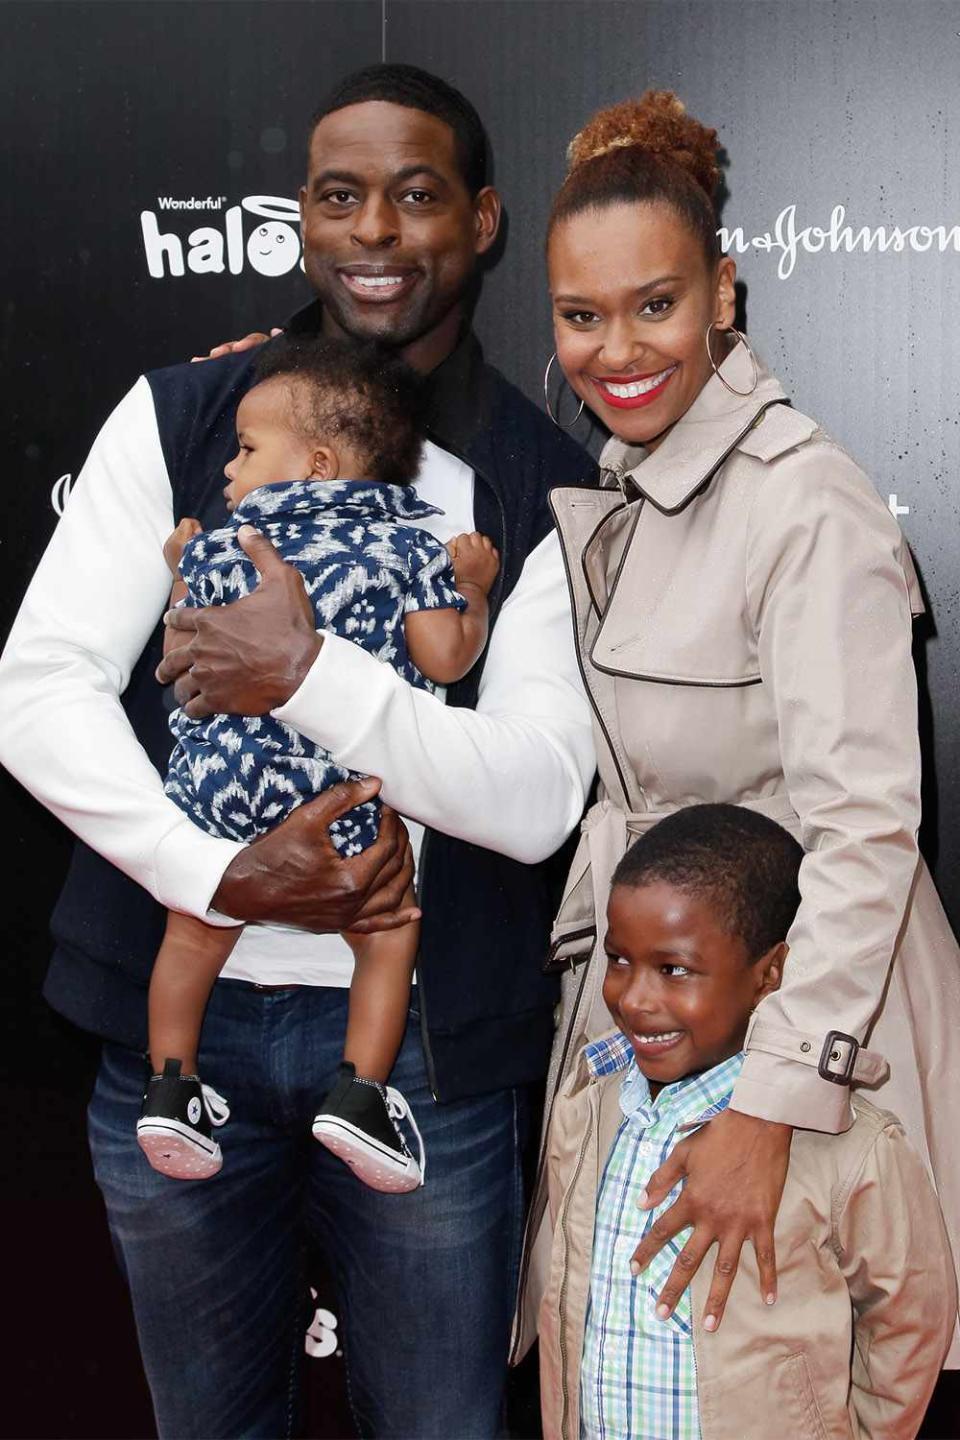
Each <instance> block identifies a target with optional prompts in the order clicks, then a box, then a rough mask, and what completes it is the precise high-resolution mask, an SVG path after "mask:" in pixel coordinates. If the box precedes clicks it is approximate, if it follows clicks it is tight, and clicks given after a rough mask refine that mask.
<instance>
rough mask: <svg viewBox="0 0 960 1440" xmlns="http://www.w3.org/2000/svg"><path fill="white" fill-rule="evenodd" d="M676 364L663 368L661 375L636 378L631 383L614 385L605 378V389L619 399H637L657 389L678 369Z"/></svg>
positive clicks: (603, 382)
mask: <svg viewBox="0 0 960 1440" xmlns="http://www.w3.org/2000/svg"><path fill="white" fill-rule="evenodd" d="M676 368H677V367H676V365H668V366H667V368H666V370H661V371H660V374H659V375H648V376H647V378H646V379H645V380H635V381H634V382H633V383H632V384H631V385H612V384H611V383H610V381H609V380H604V381H602V382H601V383H602V384H603V388H604V390H609V391H610V394H611V395H615V396H616V398H617V399H618V400H635V399H636V398H637V396H638V395H646V394H647V392H648V391H650V390H656V388H657V386H658V385H662V384H663V382H664V380H666V378H667V376H668V375H672V374H673V372H674V370H676Z"/></svg>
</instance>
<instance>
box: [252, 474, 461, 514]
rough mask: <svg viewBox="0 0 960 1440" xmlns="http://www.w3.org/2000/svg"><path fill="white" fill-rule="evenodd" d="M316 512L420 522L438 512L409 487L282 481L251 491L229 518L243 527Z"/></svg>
mask: <svg viewBox="0 0 960 1440" xmlns="http://www.w3.org/2000/svg"><path fill="white" fill-rule="evenodd" d="M317 510H338V511H340V510H349V511H351V512H352V513H354V514H356V515H357V516H360V515H374V516H378V517H379V516H383V515H387V516H390V517H391V518H397V519H401V520H422V519H423V518H425V517H426V516H427V515H439V514H441V513H442V512H441V511H440V510H438V509H437V507H436V505H428V504H427V502H426V501H425V500H421V499H420V498H419V496H418V495H417V492H416V491H415V490H414V489H413V486H412V485H386V484H383V483H382V482H381V481H376V480H332V481H326V480H285V481H281V482H280V483H279V484H276V485H260V486H258V487H257V489H256V490H251V491H250V493H249V495H245V496H244V497H243V499H242V500H241V501H240V504H239V505H238V506H237V508H236V509H235V510H234V512H233V517H232V518H233V520H234V522H235V523H236V524H239V525H245V524H253V523H254V522H255V521H257V520H270V519H275V518H276V517H277V516H278V515H304V514H307V513H312V512H315V511H317Z"/></svg>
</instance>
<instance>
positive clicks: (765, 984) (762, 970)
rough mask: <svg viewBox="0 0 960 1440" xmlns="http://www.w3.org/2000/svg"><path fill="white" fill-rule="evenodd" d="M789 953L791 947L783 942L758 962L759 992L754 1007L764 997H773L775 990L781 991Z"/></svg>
mask: <svg viewBox="0 0 960 1440" xmlns="http://www.w3.org/2000/svg"><path fill="white" fill-rule="evenodd" d="M789 953H790V947H789V945H788V944H787V942H786V940H781V941H780V942H779V944H777V945H774V946H773V948H772V949H770V950H768V951H767V953H766V955H762V956H761V957H760V959H759V960H758V961H757V968H756V980H757V992H756V994H755V995H754V997H753V1003H754V1006H757V1005H759V1004H760V1001H761V1000H762V999H763V998H764V996H766V995H772V994H773V992H774V990H779V989H780V982H781V981H782V980H783V966H784V963H785V961H786V958H787V956H788V955H789Z"/></svg>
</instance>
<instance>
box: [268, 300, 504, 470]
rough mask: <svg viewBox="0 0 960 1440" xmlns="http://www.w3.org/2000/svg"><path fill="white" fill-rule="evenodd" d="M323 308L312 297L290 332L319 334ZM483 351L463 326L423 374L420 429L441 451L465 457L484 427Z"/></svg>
mask: <svg viewBox="0 0 960 1440" xmlns="http://www.w3.org/2000/svg"><path fill="white" fill-rule="evenodd" d="M322 319H323V307H322V306H321V304H320V301H319V300H314V301H312V302H311V304H309V305H305V306H304V307H303V309H302V310H298V311H297V312H296V314H295V315H292V316H291V317H290V319H289V320H288V321H287V324H286V329H287V330H288V331H290V332H291V333H292V334H298V335H319V333H320V328H321V322H322ZM484 370H485V365H484V359H483V350H482V349H481V347H480V342H479V340H478V339H477V337H476V336H475V335H474V333H473V331H472V330H470V329H465V330H464V332H463V334H462V335H461V337H460V339H459V341H458V342H457V344H456V346H455V347H454V349H453V350H452V351H451V352H450V354H449V355H448V356H447V358H446V360H443V361H441V363H440V364H439V365H438V366H437V367H436V369H435V370H431V371H430V373H429V374H428V375H425V376H424V412H423V413H424V420H423V428H424V430H425V432H426V435H427V437H428V439H430V440H432V441H433V442H434V443H435V444H436V445H439V446H440V448H441V449H442V450H448V451H450V452H451V453H452V454H455V455H460V456H462V457H466V456H467V455H468V454H469V452H470V450H471V447H472V445H473V443H474V440H475V438H476V436H477V434H478V432H480V431H481V430H482V429H483V426H484V421H485V417H486V413H487V408H486V404H485V395H486V387H485V385H484V384H483V377H484Z"/></svg>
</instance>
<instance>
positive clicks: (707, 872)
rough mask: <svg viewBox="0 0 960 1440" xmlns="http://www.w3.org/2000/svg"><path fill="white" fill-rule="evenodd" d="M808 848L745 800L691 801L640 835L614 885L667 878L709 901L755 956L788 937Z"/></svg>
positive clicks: (634, 885)
mask: <svg viewBox="0 0 960 1440" xmlns="http://www.w3.org/2000/svg"><path fill="white" fill-rule="evenodd" d="M802 859H803V849H802V847H801V846H800V845H798V844H797V842H796V840H794V838H793V836H792V835H790V834H788V833H787V831H786V830H784V828H783V826H782V825H778V824H777V823H776V821H775V820H770V819H768V818H767V816H765V815H759V814H758V813H757V812H756V811H755V810H747V809H745V808H744V807H743V806H740V805H690V806H689V807H687V808H686V809H684V810H678V811H677V812H676V814H675V815H669V816H667V818H666V819H665V820H661V821H660V822H659V823H658V824H657V825H654V826H653V828H652V829H650V830H648V831H647V833H646V834H645V835H641V836H640V838H639V840H637V841H636V842H635V843H634V844H633V845H632V846H631V847H630V849H629V850H628V851H627V853H626V854H625V855H624V857H623V859H622V860H621V861H620V864H619V865H618V866H617V868H616V870H615V871H614V873H613V884H614V885H626V886H630V887H631V888H639V887H640V886H641V885H649V884H651V883H652V882H653V881H655V880H665V881H666V882H667V884H669V885H675V886H676V888H677V889H678V890H683V891H684V892H685V893H686V894H688V895H695V896H697V897H698V898H703V899H704V900H706V901H707V902H708V903H709V904H710V905H711V907H712V908H713V909H714V910H715V912H716V916H717V920H718V922H719V924H720V925H721V926H722V927H723V929H724V930H726V932H727V933H728V934H730V935H734V936H736V937H737V939H739V940H742V941H743V944H744V946H745V947H746V950H747V954H748V956H749V958H750V960H757V959H759V957H760V956H761V955H764V954H766V952H767V951H768V950H770V949H771V948H772V947H773V946H774V945H776V944H778V943H779V942H780V941H781V940H784V939H786V935H787V931H788V930H789V929H790V926H791V924H792V923H793V918H794V916H795V915H796V913H797V907H798V905H799V904H800V891H799V888H798V879H797V877H798V875H799V871H800V862H801V860H802Z"/></svg>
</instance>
